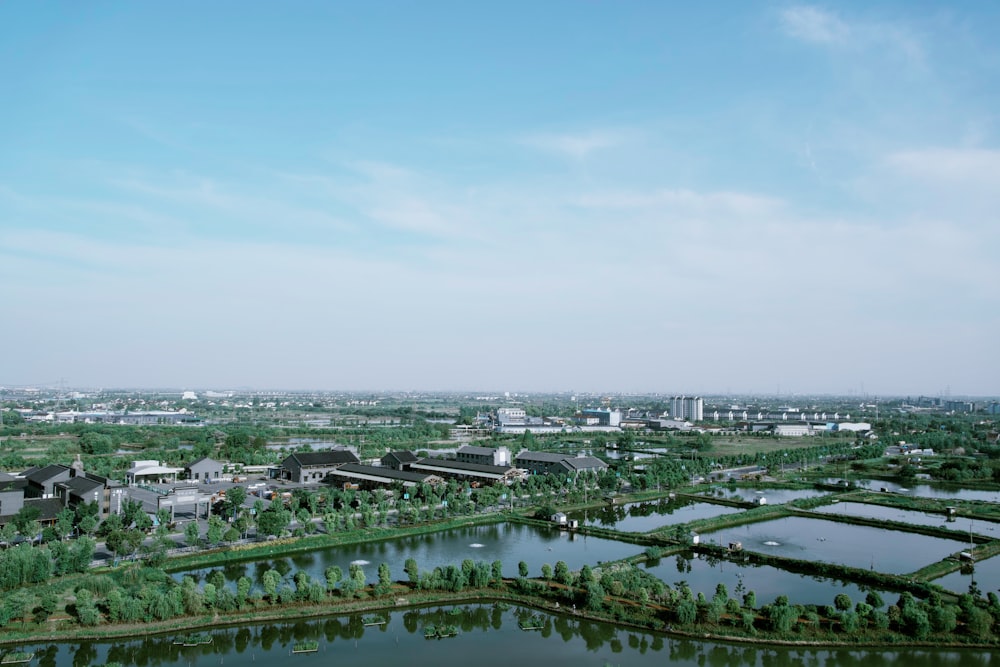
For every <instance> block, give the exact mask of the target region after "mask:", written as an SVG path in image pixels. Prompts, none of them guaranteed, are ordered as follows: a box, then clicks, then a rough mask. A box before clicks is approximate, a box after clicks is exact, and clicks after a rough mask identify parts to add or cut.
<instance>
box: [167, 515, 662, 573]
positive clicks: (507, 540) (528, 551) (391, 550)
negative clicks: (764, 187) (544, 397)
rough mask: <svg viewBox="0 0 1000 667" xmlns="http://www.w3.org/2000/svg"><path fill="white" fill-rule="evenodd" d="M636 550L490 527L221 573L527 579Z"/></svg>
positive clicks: (517, 527)
mask: <svg viewBox="0 0 1000 667" xmlns="http://www.w3.org/2000/svg"><path fill="white" fill-rule="evenodd" d="M642 551H643V547H641V546H639V545H636V544H629V543H627V542H618V541H615V540H608V539H603V538H598V537H586V536H584V535H578V534H575V533H570V532H568V531H560V530H558V529H556V528H555V527H552V528H547V527H546V528H541V527H536V526H526V525H521V524H513V523H496V524H488V525H481V526H469V527H465V528H454V529H451V530H445V531H441V532H437V533H428V534H423V535H413V536H409V537H399V538H395V539H390V540H380V541H377V542H365V543H361V544H352V545H347V546H341V547H330V548H327V549H321V550H317V551H311V552H308V553H304V554H296V555H293V556H289V557H286V558H278V559H261V560H257V561H250V562H246V563H238V564H231V565H228V566H226V567H225V568H224V569H223V574H224V575H225V577H226V579H227V580H228V581H231V582H235V581H236V580H237V579H238V578H239V577H241V576H244V575H246V576H249V577H250V578H251V579H254V580H256V581H258V582H260V581H262V576H263V573H264V572H266V571H268V570H272V569H274V570H277V571H278V572H279V573H280V574H282V575H283V576H286V577H287V576H294V574H295V572H296V571H300V570H304V571H306V572H308V573H309V575H310V576H312V577H314V578H319V579H322V578H323V577H324V572H325V571H326V568H328V567H330V566H332V565H336V566H339V567H340V568H341V570H342V571H343V572H344V573H346V572H347V571H348V567H349V566H350V565H351V564H352V563H354V564H358V565H362V566H363V567H364V569H365V573H366V574H367V575H368V577H369V580H374V575H375V573H376V572H377V569H378V566H379V565H380V564H381V563H386V564H387V565H388V566H389V570H390V572H391V574H392V578H393V579H405V578H406V574H405V572H404V570H403V566H404V563H405V562H406V559H408V558H413V559H414V560H416V562H417V566H418V567H419V568H420V570H421V571H422V572H423V571H429V570H432V569H434V568H435V567H438V566H445V565H461V564H462V561H463V560H465V559H467V558H468V559H471V560H473V561H485V562H487V563H492V562H493V561H495V560H499V561H501V563H502V565H503V573H504V576H507V577H516V576H517V575H518V563H519V562H520V561H524V562H525V563H527V565H528V571H529V576H532V577H537V576H540V574H541V569H542V565H544V564H548V565H552V566H554V565H555V564H556V562H557V561H560V560H561V561H564V562H565V563H566V565H567V566H568V567H569V569H571V570H577V569H579V568H581V567H582V566H584V565H591V566H593V565H597V564H598V563H599V562H607V561H612V560H620V559H622V558H626V557H628V556H634V555H636V554H638V553H641V552H642ZM209 571H210V569H199V570H190V571H184V572H178V573H175V574H174V576H175V577H180V576H182V575H184V574H189V575H192V576H194V577H195V579H199V578H201V577H203V576H205V575H206V574H207V573H208V572H209Z"/></svg>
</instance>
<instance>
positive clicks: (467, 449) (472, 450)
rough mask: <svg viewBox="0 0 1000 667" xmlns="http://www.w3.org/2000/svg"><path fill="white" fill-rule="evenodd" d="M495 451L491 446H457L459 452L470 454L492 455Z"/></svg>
mask: <svg viewBox="0 0 1000 667" xmlns="http://www.w3.org/2000/svg"><path fill="white" fill-rule="evenodd" d="M496 451H497V450H496V449H494V448H493V447H476V446H475V445H465V446H464V447H459V448H458V453H459V454H472V455H473V456H493V455H494V454H496Z"/></svg>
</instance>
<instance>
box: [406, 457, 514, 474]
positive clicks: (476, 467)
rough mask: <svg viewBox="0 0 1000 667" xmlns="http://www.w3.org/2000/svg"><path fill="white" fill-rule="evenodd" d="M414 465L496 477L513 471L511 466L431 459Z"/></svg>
mask: <svg viewBox="0 0 1000 667" xmlns="http://www.w3.org/2000/svg"><path fill="white" fill-rule="evenodd" d="M414 465H417V466H434V467H435V468H445V469H447V470H454V471H455V472H462V471H463V470H468V471H469V472H483V473H490V474H494V475H503V474H506V473H507V472H509V471H510V470H511V469H512V467H511V466H490V465H485V464H482V463H465V462H463V461H454V460H452V459H431V458H428V459H420V460H419V461H417V462H416V463H415V464H414Z"/></svg>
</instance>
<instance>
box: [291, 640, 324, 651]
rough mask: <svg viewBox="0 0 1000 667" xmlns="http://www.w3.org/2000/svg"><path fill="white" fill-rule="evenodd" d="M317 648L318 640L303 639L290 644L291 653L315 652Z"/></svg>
mask: <svg viewBox="0 0 1000 667" xmlns="http://www.w3.org/2000/svg"><path fill="white" fill-rule="evenodd" d="M318 650H319V642H317V641H304V642H295V643H294V644H292V653H315V652H316V651H318Z"/></svg>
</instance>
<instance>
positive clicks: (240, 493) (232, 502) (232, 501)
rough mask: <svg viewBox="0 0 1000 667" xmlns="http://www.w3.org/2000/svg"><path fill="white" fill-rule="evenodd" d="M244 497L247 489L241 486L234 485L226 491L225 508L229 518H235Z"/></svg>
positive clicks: (244, 499)
mask: <svg viewBox="0 0 1000 667" xmlns="http://www.w3.org/2000/svg"><path fill="white" fill-rule="evenodd" d="M246 499H247V490H246V489H245V488H243V487H242V486H234V487H232V488H231V489H229V490H228V491H226V508H227V509H228V512H229V516H230V518H233V519H235V518H236V516H237V514H239V511H240V508H241V507H243V503H244V502H246Z"/></svg>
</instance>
